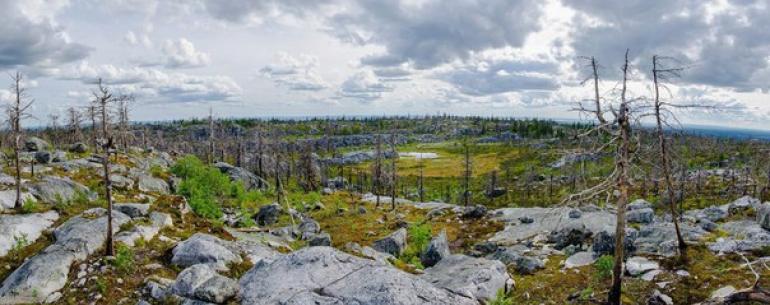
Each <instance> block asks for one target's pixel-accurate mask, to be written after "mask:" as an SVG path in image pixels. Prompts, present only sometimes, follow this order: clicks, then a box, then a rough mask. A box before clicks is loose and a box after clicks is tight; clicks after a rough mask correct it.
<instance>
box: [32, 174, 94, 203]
mask: <svg viewBox="0 0 770 305" xmlns="http://www.w3.org/2000/svg"><path fill="white" fill-rule="evenodd" d="M28 188H29V189H30V191H31V192H32V194H34V195H35V196H36V197H38V198H39V199H40V200H42V201H43V202H45V203H49V204H59V203H68V202H71V201H72V200H74V199H75V198H76V197H77V196H82V195H85V197H86V199H88V200H95V199H96V193H93V192H91V191H90V190H89V189H88V188H87V187H85V186H83V185H82V184H80V183H77V182H74V181H72V180H70V179H69V178H59V177H54V176H45V177H43V178H41V179H40V180H39V181H37V182H35V183H32V184H30V185H28Z"/></svg>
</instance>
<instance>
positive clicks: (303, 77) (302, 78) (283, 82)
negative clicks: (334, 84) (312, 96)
mask: <svg viewBox="0 0 770 305" xmlns="http://www.w3.org/2000/svg"><path fill="white" fill-rule="evenodd" d="M276 58H277V60H276V62H274V63H272V64H269V65H266V66H264V67H262V69H259V73H261V74H262V75H263V76H265V77H267V78H269V79H272V80H273V81H274V82H275V83H276V84H277V85H279V86H283V87H286V88H288V89H289V90H294V91H319V90H322V89H325V88H327V87H328V86H327V84H326V82H325V81H324V80H323V78H321V76H320V74H319V73H318V67H319V66H320V64H319V62H318V57H315V56H312V55H307V54H299V55H298V56H296V57H295V56H291V55H289V54H288V53H285V52H279V53H278V54H276Z"/></svg>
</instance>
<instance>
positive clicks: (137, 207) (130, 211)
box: [113, 203, 150, 218]
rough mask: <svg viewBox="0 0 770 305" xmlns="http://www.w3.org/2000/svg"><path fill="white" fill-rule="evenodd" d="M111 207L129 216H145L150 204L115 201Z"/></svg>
mask: <svg viewBox="0 0 770 305" xmlns="http://www.w3.org/2000/svg"><path fill="white" fill-rule="evenodd" d="M113 208H114V209H115V210H118V211H120V212H121V213H123V214H126V215H128V216H129V217H131V218H137V217H142V216H147V214H148V213H149V212H150V205H149V204H146V203H117V204H115V205H114V206H113Z"/></svg>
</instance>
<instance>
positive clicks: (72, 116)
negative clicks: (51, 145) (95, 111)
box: [67, 107, 83, 143]
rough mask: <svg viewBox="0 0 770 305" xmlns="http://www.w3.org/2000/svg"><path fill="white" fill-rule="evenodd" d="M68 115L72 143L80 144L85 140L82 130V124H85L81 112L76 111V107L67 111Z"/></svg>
mask: <svg viewBox="0 0 770 305" xmlns="http://www.w3.org/2000/svg"><path fill="white" fill-rule="evenodd" d="M67 114H68V121H67V128H68V129H69V132H70V136H71V137H72V138H71V141H72V143H76V142H80V141H82V140H83V131H82V129H81V128H80V123H82V122H83V118H82V116H81V114H80V111H78V110H77V109H75V107H70V108H68V109H67Z"/></svg>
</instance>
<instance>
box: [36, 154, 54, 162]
mask: <svg viewBox="0 0 770 305" xmlns="http://www.w3.org/2000/svg"><path fill="white" fill-rule="evenodd" d="M52 160H53V155H51V152H49V151H37V152H35V162H37V163H38V164H48V163H51V161H52Z"/></svg>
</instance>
